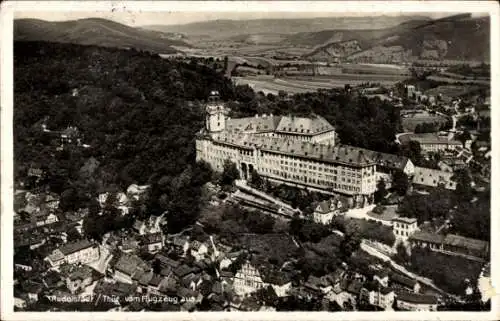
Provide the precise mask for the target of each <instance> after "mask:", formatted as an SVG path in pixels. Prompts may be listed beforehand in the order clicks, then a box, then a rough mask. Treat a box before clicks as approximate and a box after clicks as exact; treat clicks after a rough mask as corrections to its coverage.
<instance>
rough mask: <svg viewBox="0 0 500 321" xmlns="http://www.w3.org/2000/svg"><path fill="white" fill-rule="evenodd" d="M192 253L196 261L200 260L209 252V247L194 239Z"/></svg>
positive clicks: (191, 247)
mask: <svg viewBox="0 0 500 321" xmlns="http://www.w3.org/2000/svg"><path fill="white" fill-rule="evenodd" d="M190 253H191V255H192V256H193V257H194V258H195V260H196V261H200V260H202V259H203V258H204V257H205V255H206V254H207V253H208V247H207V246H206V245H205V244H204V243H202V242H200V241H197V240H194V241H193V242H191V246H190Z"/></svg>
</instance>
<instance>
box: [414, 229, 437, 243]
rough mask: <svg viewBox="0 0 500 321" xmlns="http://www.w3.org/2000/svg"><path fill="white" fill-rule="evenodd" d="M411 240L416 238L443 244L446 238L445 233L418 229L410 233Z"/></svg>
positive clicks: (416, 239)
mask: <svg viewBox="0 0 500 321" xmlns="http://www.w3.org/2000/svg"><path fill="white" fill-rule="evenodd" d="M409 240H410V241H411V240H414V241H422V242H428V243H435V244H441V243H443V240H444V235H442V234H435V233H429V232H425V231H417V232H415V233H413V234H412V235H410V237H409Z"/></svg>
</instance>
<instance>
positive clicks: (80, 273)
mask: <svg viewBox="0 0 500 321" xmlns="http://www.w3.org/2000/svg"><path fill="white" fill-rule="evenodd" d="M91 277H92V269H91V268H90V267H88V266H86V265H83V266H81V267H79V268H77V269H76V270H75V271H73V272H72V273H71V274H70V275H69V276H68V278H69V279H70V280H77V279H80V280H85V279H87V278H91Z"/></svg>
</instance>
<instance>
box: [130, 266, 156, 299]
mask: <svg viewBox="0 0 500 321" xmlns="http://www.w3.org/2000/svg"><path fill="white" fill-rule="evenodd" d="M153 277H154V273H153V271H151V270H150V271H144V270H137V271H136V272H135V273H134V275H133V276H132V280H133V281H136V282H137V283H138V285H139V286H138V287H137V291H138V292H139V293H144V294H145V293H148V292H149V291H150V289H149V283H150V282H151V280H152V279H153Z"/></svg>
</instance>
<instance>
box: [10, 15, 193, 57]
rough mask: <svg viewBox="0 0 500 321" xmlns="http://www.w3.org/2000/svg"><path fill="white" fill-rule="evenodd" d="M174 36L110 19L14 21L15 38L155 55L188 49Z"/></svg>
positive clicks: (186, 45)
mask: <svg viewBox="0 0 500 321" xmlns="http://www.w3.org/2000/svg"><path fill="white" fill-rule="evenodd" d="M175 38H176V36H175V35H172V34H168V33H162V32H158V31H153V30H144V29H140V28H134V27H130V26H126V25H124V24H121V23H118V22H114V21H111V20H106V19H100V18H88V19H79V20H71V21H57V22H54V21H45V20H39V19H16V20H14V39H15V40H20V41H49V42H60V43H74V44H82V45H97V46H103V47H118V48H136V49H142V50H148V51H153V52H157V53H174V52H176V50H175V49H173V48H172V46H184V47H190V45H188V44H186V43H185V42H184V41H182V40H179V39H175Z"/></svg>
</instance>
